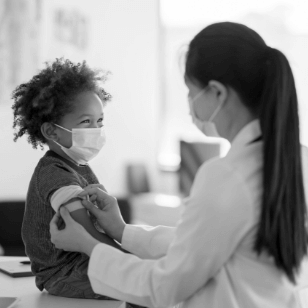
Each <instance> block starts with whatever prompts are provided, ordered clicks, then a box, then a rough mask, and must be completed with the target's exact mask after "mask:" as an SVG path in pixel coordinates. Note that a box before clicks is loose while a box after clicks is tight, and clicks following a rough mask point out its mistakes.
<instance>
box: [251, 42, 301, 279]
mask: <svg viewBox="0 0 308 308" xmlns="http://www.w3.org/2000/svg"><path fill="white" fill-rule="evenodd" d="M265 65H266V72H265V81H264V87H263V93H262V97H261V104H260V110H259V112H260V113H259V118H260V124H261V130H262V139H263V163H264V165H263V200H262V208H261V217H260V224H259V229H258V232H257V237H256V242H255V246H254V248H255V250H256V251H257V252H258V253H259V254H260V253H261V252H262V251H263V250H266V251H267V252H268V253H269V254H270V255H272V256H273V257H274V260H275V263H276V266H277V267H278V268H280V269H282V270H283V271H284V272H285V273H286V274H287V276H288V277H289V279H290V280H291V281H292V282H293V283H295V273H296V271H297V270H298V268H299V265H300V262H301V260H302V259H303V257H304V256H305V254H306V253H307V232H306V229H305V219H307V216H306V215H307V214H306V202H305V194H304V185H303V175H302V168H301V146H300V136H299V117H298V104H297V95H296V89H295V83H294V78H293V74H292V71H291V68H290V66H289V63H288V61H287V59H286V57H285V56H284V55H283V54H282V53H281V52H280V51H279V50H277V49H272V48H270V47H267V49H266V63H265Z"/></svg>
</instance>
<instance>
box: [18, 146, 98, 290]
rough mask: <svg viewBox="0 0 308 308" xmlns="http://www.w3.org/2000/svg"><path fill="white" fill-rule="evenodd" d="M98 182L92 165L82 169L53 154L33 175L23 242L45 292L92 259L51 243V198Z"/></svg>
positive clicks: (45, 159)
mask: <svg viewBox="0 0 308 308" xmlns="http://www.w3.org/2000/svg"><path fill="white" fill-rule="evenodd" d="M97 183H99V182H98V179H97V178H96V176H95V174H94V173H93V171H92V170H91V168H90V167H89V166H88V165H84V166H80V165H79V166H78V165H77V164H74V163H73V162H71V161H69V160H66V159H64V158H63V157H61V156H59V155H58V154H56V153H55V152H53V151H48V152H47V153H46V154H45V155H44V156H43V157H42V158H41V159H40V161H39V163H38V165H37V166H36V168H35V170H34V173H33V175H32V178H31V181H30V185H29V189H28V193H27V199H26V209H25V214H24V219H23V225H22V238H23V241H24V244H25V247H26V253H27V255H28V257H29V258H30V260H31V266H32V272H33V273H34V275H35V276H36V280H35V282H36V285H37V287H38V288H39V289H40V290H41V291H42V290H43V289H44V285H45V283H46V282H47V281H48V280H49V279H52V277H53V275H54V274H56V273H58V272H59V271H61V272H62V273H63V275H69V274H70V273H71V272H72V271H74V269H75V268H77V267H78V266H80V265H81V264H83V263H84V262H88V260H89V258H88V256H86V255H85V254H82V253H79V252H67V251H64V250H62V249H57V248H55V246H54V245H53V244H52V243H51V241H50V232H49V223H50V221H51V219H52V217H53V216H54V214H55V211H54V210H53V208H52V207H51V204H50V198H51V196H52V194H53V193H54V192H55V191H56V190H57V189H59V188H61V187H64V186H68V185H78V186H80V187H82V188H84V187H85V186H87V185H89V184H97Z"/></svg>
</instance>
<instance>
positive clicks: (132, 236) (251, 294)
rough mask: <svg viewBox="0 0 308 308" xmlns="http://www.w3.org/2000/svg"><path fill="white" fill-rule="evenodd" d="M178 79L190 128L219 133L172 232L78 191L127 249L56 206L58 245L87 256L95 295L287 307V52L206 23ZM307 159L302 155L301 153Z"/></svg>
mask: <svg viewBox="0 0 308 308" xmlns="http://www.w3.org/2000/svg"><path fill="white" fill-rule="evenodd" d="M185 83H186V85H187V87H188V90H189V92H188V99H189V106H190V113H191V116H192V119H193V121H194V123H195V124H196V125H197V127H198V128H199V129H200V130H201V131H202V132H203V133H204V134H205V135H207V136H221V137H224V138H226V139H228V140H229V141H230V143H231V149H230V151H229V153H228V154H227V156H225V157H224V158H216V159H212V160H210V161H208V162H206V163H204V164H203V165H202V166H201V167H200V169H199V171H198V173H197V175H196V177H195V181H194V184H193V186H192V189H191V192H190V196H189V197H188V198H187V199H186V200H185V210H184V212H183V215H182V217H181V219H180V221H179V223H178V225H177V227H176V228H169V227H163V226H158V227H146V226H136V225H126V224H125V223H124V221H123V219H122V217H121V215H120V212H119V209H118V205H117V201H116V199H115V198H114V197H112V196H110V195H108V194H107V193H106V192H104V190H103V189H100V188H99V187H93V188H92V187H87V188H86V189H85V190H84V192H83V193H82V196H86V195H89V196H90V197H91V200H92V201H94V200H96V202H97V204H98V208H96V207H94V206H93V205H92V203H91V202H89V201H83V204H84V206H85V207H86V208H87V209H88V210H89V211H90V212H92V213H93V214H94V215H95V216H96V217H97V219H98V222H99V223H100V225H101V226H102V228H104V229H105V231H106V233H108V234H109V235H110V236H111V237H113V238H114V239H116V240H117V241H118V242H120V243H122V247H123V248H124V249H125V250H127V251H129V252H131V253H132V254H126V253H123V252H121V251H119V250H116V249H114V248H112V247H110V246H107V245H105V244H102V243H99V242H98V241H97V240H95V239H94V238H92V237H91V236H90V235H89V234H88V233H87V232H86V231H85V229H83V227H82V226H81V225H78V223H76V222H75V221H74V220H73V219H72V218H71V217H70V215H69V213H68V212H67V211H66V209H65V208H62V209H61V212H60V213H61V215H62V217H63V219H64V221H65V223H66V228H65V229H64V230H61V231H60V230H58V228H57V221H58V219H59V214H57V215H55V216H54V218H53V220H52V221H51V224H50V229H51V239H52V242H53V243H54V244H55V246H56V247H58V248H62V249H64V250H69V251H80V252H83V253H86V254H87V255H88V256H89V257H90V261H89V269H88V275H89V278H90V281H91V285H92V287H93V289H94V291H95V292H96V293H101V294H104V295H108V296H110V297H113V298H117V299H120V300H124V301H127V302H131V303H136V304H139V305H143V306H147V307H170V306H174V305H177V304H179V306H180V307H196V308H201V307H206V308H295V307H300V306H299V303H298V297H297V290H298V289H299V288H300V287H301V285H300V284H299V281H298V279H297V278H298V276H299V274H301V270H302V265H303V263H304V261H303V260H304V257H305V256H306V255H307V230H306V228H305V221H306V220H307V209H306V201H305V191H306V192H307V191H308V190H307V189H308V187H307V175H308V170H307V159H306V156H307V155H306V154H305V153H304V152H303V151H304V150H303V149H301V146H300V139H299V118H298V105H297V97H296V90H295V84H294V79H293V75H292V71H291V68H290V66H289V63H288V61H287V59H286V57H285V56H284V55H283V54H282V53H281V52H280V51H278V50H277V49H274V48H271V47H269V46H267V45H266V44H265V42H264V41H263V39H262V38H261V37H260V36H259V35H258V34H257V33H256V32H254V31H253V30H252V29H250V28H248V27H246V26H244V25H241V24H237V23H231V22H222V23H216V24H212V25H210V26H208V27H206V28H205V29H203V30H202V31H201V32H200V33H198V34H197V35H196V36H195V37H194V38H193V40H192V41H191V42H190V45H189V50H188V52H187V56H186V68H185ZM303 154H305V155H303Z"/></svg>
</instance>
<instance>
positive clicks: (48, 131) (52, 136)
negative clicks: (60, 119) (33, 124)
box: [41, 122, 58, 141]
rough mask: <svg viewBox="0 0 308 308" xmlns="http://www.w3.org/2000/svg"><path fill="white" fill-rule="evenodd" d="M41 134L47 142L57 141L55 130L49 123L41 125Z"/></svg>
mask: <svg viewBox="0 0 308 308" xmlns="http://www.w3.org/2000/svg"><path fill="white" fill-rule="evenodd" d="M41 132H42V134H43V136H44V137H45V138H46V140H48V141H52V140H53V141H57V140H58V135H57V129H56V127H55V126H54V125H53V124H52V123H49V122H45V123H43V124H42V125H41Z"/></svg>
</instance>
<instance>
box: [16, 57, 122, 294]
mask: <svg viewBox="0 0 308 308" xmlns="http://www.w3.org/2000/svg"><path fill="white" fill-rule="evenodd" d="M106 76H107V75H106V74H104V73H103V72H102V71H94V70H91V69H90V68H89V67H88V66H87V65H86V63H85V62H83V63H78V64H74V63H72V62H71V61H69V60H64V59H62V58H61V59H57V60H56V61H55V62H54V63H52V64H47V67H46V68H45V69H43V70H42V71H41V72H40V73H39V74H38V75H36V76H34V77H33V78H32V79H31V80H30V81H29V82H28V83H24V84H21V85H20V86H18V87H17V88H16V89H15V91H14V93H13V99H14V101H15V102H14V105H13V107H12V109H13V110H14V125H13V127H14V128H17V127H18V128H19V130H18V131H17V132H15V138H14V141H16V140H17V139H18V138H19V137H21V136H23V135H24V134H27V135H28V142H29V143H31V144H32V146H33V148H37V146H38V145H39V146H40V147H41V148H43V145H47V146H48V147H49V151H47V153H46V154H45V155H44V156H43V157H42V158H41V159H40V161H39V163H38V164H37V166H36V168H35V170H34V173H33V175H32V178H31V181H30V185H29V189H28V193H27V199H26V209H25V214H24V220H23V225H22V238H23V241H24V244H25V247H26V253H27V255H28V256H29V258H30V260H31V265H32V271H33V273H34V275H35V277H36V280H35V281H36V285H37V287H38V288H39V289H40V290H41V291H42V290H43V289H46V290H47V291H48V292H49V293H50V294H53V295H58V296H64V297H74V298H99V299H110V298H108V297H105V296H100V295H97V294H95V293H94V292H93V290H92V288H91V285H90V282H89V279H88V276H87V269H88V260H89V258H88V256H86V255H85V254H82V253H79V252H66V251H63V250H59V249H56V248H55V246H54V245H53V244H52V243H51V241H50V233H49V223H50V220H51V219H52V217H53V215H54V214H55V212H57V211H58V210H59V208H60V206H66V207H67V208H68V210H69V211H70V214H71V216H72V217H73V218H74V219H75V220H76V221H77V222H79V223H80V224H82V225H83V226H84V227H85V229H87V230H88V232H90V233H91V234H92V236H94V237H95V238H97V239H98V240H99V241H101V242H104V243H107V244H109V245H111V246H113V247H116V248H119V249H121V247H120V245H119V244H117V243H116V242H115V241H113V240H112V239H111V238H110V237H108V236H107V235H106V234H104V233H101V232H99V231H98V230H97V229H96V228H95V226H94V225H93V223H92V221H91V219H90V216H89V215H88V212H87V210H86V209H85V208H84V207H83V206H82V204H81V201H80V199H78V197H77V195H78V194H79V193H80V192H81V191H82V189H83V188H84V187H86V186H88V185H89V184H96V185H99V182H98V179H97V178H96V176H95V174H94V173H93V171H92V170H91V168H90V167H89V165H88V164H87V162H88V161H89V160H91V159H92V158H93V157H95V156H96V155H97V154H98V152H99V151H100V150H101V148H102V147H103V145H104V143H105V134H104V130H103V118H104V113H103V107H104V105H105V104H106V102H108V101H109V100H110V98H111V95H110V94H108V93H106V92H105V90H104V89H103V88H102V87H101V85H100V84H101V83H102V82H104V81H105V80H106Z"/></svg>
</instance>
